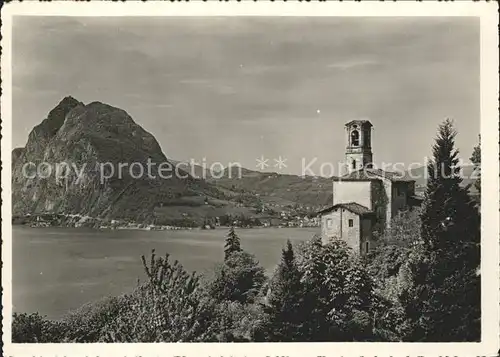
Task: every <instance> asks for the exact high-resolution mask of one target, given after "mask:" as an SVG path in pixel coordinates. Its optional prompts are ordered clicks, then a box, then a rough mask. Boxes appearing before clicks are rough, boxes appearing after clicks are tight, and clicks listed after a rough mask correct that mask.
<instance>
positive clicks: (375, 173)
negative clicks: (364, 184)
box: [336, 168, 415, 182]
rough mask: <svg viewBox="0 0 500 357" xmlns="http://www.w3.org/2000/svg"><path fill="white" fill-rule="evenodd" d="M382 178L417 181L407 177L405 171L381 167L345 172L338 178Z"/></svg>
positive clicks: (369, 179) (356, 179) (339, 179)
mask: <svg viewBox="0 0 500 357" xmlns="http://www.w3.org/2000/svg"><path fill="white" fill-rule="evenodd" d="M381 178H386V179H389V180H391V181H393V182H397V181H406V182H409V181H415V180H412V179H409V178H408V177H406V175H405V173H404V172H392V171H385V170H381V169H368V168H363V169H359V170H356V171H352V172H350V173H348V174H345V175H343V176H341V177H339V178H336V180H338V181H342V180H345V181H371V180H380V179H381Z"/></svg>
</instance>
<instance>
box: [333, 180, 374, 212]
mask: <svg viewBox="0 0 500 357" xmlns="http://www.w3.org/2000/svg"><path fill="white" fill-rule="evenodd" d="M349 202H356V203H358V204H360V205H362V206H365V207H366V208H368V209H372V200H371V183H370V181H333V205H336V204H339V203H349Z"/></svg>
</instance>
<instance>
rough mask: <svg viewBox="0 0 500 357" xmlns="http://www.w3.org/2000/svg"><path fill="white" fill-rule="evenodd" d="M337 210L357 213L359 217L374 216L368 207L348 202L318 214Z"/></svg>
mask: <svg viewBox="0 0 500 357" xmlns="http://www.w3.org/2000/svg"><path fill="white" fill-rule="evenodd" d="M336 208H345V209H346V210H348V211H351V212H352V213H355V214H357V215H360V216H363V215H367V214H372V213H373V211H371V210H370V209H368V208H367V207H365V206H363V205H360V204H359V203H356V202H348V203H338V204H336V205H333V206H331V207H328V208H325V209H324V210H321V211H319V212H318V214H323V213H327V212H331V211H332V210H334V209H336Z"/></svg>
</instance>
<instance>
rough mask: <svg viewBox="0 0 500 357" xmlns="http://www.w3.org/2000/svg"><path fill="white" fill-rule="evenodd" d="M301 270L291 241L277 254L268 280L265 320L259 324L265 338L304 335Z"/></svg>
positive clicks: (290, 338)
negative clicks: (268, 290)
mask: <svg viewBox="0 0 500 357" xmlns="http://www.w3.org/2000/svg"><path fill="white" fill-rule="evenodd" d="M301 276H302V274H301V273H300V272H299V270H298V268H297V264H296V262H295V256H294V252H293V247H292V243H290V241H287V246H286V248H285V249H283V251H282V254H281V261H280V263H279V265H278V267H277V270H276V273H275V275H274V276H273V279H272V281H271V284H270V292H269V295H268V305H267V306H266V307H265V309H264V311H265V313H266V322H265V326H264V328H263V330H264V336H265V337H264V339H265V340H267V341H275V342H287V341H300V340H303V339H304V336H303V331H302V329H303V323H304V322H305V321H307V319H308V316H305V315H304V313H305V310H304V306H303V303H304V300H303V293H304V291H303V286H302V283H301Z"/></svg>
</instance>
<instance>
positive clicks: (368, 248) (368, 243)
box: [365, 242, 370, 253]
mask: <svg viewBox="0 0 500 357" xmlns="http://www.w3.org/2000/svg"><path fill="white" fill-rule="evenodd" d="M369 250H370V242H365V252H366V253H368V251H369Z"/></svg>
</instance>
